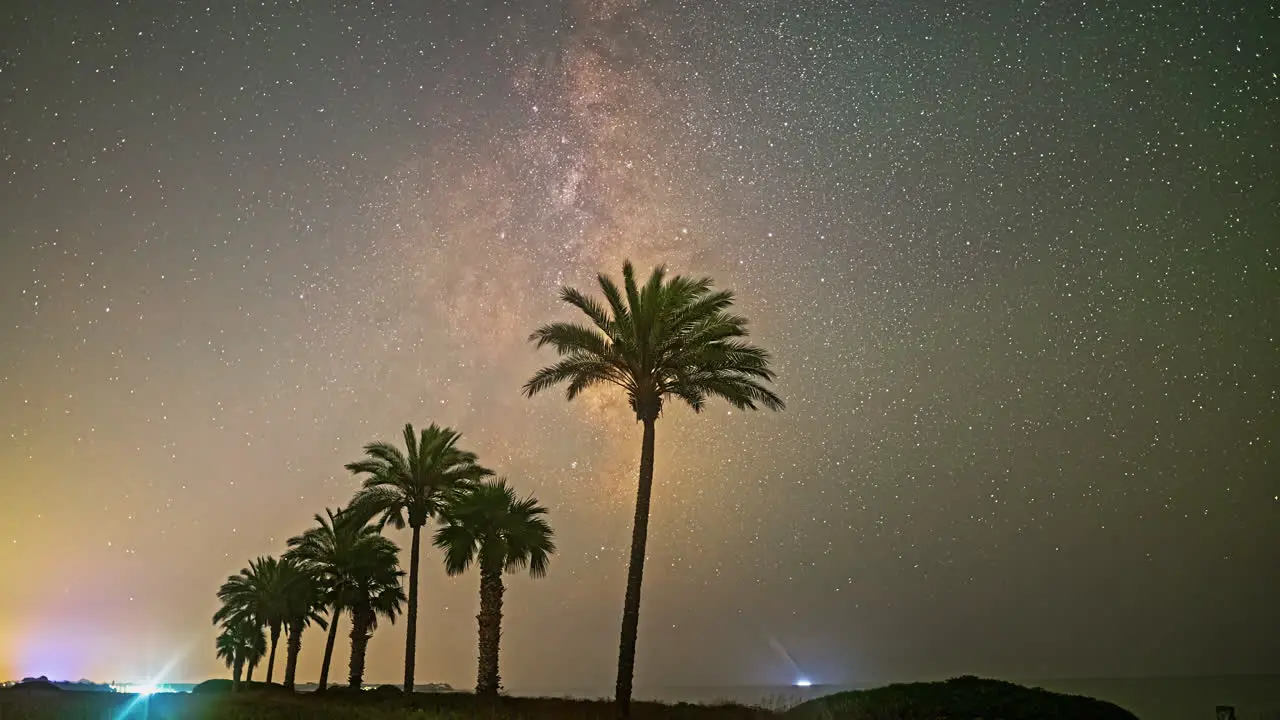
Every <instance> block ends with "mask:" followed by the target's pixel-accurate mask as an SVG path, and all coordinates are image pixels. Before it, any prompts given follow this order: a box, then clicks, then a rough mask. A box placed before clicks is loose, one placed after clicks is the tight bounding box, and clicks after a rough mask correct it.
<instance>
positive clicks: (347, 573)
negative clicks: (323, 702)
mask: <svg viewBox="0 0 1280 720" xmlns="http://www.w3.org/2000/svg"><path fill="white" fill-rule="evenodd" d="M315 519H316V525H315V526H313V527H311V528H310V529H308V530H307V531H306V532H304V533H303V534H301V535H299V536H297V537H293V538H289V542H288V544H289V550H288V552H286V553H285V554H286V555H287V556H289V557H293V558H295V559H296V560H298V561H299V562H301V563H304V564H306V565H307V566H308V567H309V568H311V569H312V571H313V572H314V573H315V574H316V576H317V578H318V581H319V584H320V587H321V589H322V592H323V601H324V603H325V604H326V605H327V606H328V608H329V635H328V638H327V639H326V640H325V645H324V660H323V662H322V663H321V665H320V682H319V686H318V688H317V690H318V691H319V692H323V691H324V690H325V689H326V688H327V687H328V686H329V667H330V664H331V663H332V661H333V645H334V642H335V641H336V640H337V637H338V620H339V619H340V618H341V617H342V612H343V609H344V608H346V607H347V606H348V605H349V604H350V602H351V601H350V596H351V595H352V594H353V593H354V592H355V591H356V590H357V589H358V588H359V582H360V578H361V577H362V573H367V572H368V569H369V568H375V567H377V566H378V564H379V563H381V562H384V559H385V558H388V557H389V558H390V559H391V564H392V565H394V564H395V558H396V555H397V554H398V553H399V552H400V549H399V548H398V547H396V545H395V543H393V542H391V540H389V539H388V538H385V537H383V536H382V535H381V534H379V528H378V526H377V525H372V524H370V523H369V520H370V519H371V518H370V517H369V516H368V515H367V514H361V513H358V512H352V511H350V510H341V509H340V510H337V511H333V510H328V509H326V510H325V515H319V514H317V515H316V516H315Z"/></svg>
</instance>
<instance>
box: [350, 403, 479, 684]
mask: <svg viewBox="0 0 1280 720" xmlns="http://www.w3.org/2000/svg"><path fill="white" fill-rule="evenodd" d="M460 437H462V436H461V435H460V434H459V433H457V432H455V431H454V430H453V429H452V428H447V427H440V426H438V425H435V424H432V425H431V426H430V427H428V428H427V429H425V430H423V431H422V435H421V437H418V436H415V435H414V432H413V425H405V426H404V444H405V451H404V452H401V450H400V448H397V447H396V446H395V445H392V444H391V443H386V442H373V443H369V444H368V445H365V446H364V452H365V458H364V459H363V460H359V461H356V462H353V463H350V464H348V465H347V469H348V470H350V471H351V472H352V473H354V474H357V475H367V476H368V477H366V478H365V480H364V486H363V488H362V489H361V490H360V491H359V492H357V493H356V496H355V497H354V498H353V499H352V500H351V506H352V507H353V508H359V509H360V512H362V513H364V512H370V513H372V514H378V513H380V514H381V515H382V522H383V524H386V523H390V524H391V525H392V526H393V527H395V528H396V529H401V528H403V527H404V526H405V516H406V515H408V525H409V527H410V528H412V529H413V542H412V545H411V546H410V551H409V612H408V616H407V617H406V619H405V636H406V639H405V651H404V691H405V692H406V693H411V692H413V669H414V661H415V658H416V651H417V647H416V646H417V633H418V563H419V559H420V557H421V534H422V527H423V526H424V525H426V524H427V520H429V519H431V518H433V517H435V516H436V514H437V512H438V511H439V508H440V504H441V503H442V502H443V500H444V498H445V497H446V496H447V495H448V494H449V493H451V492H453V491H454V490H455V489H457V488H458V487H461V486H463V485H465V484H467V483H471V482H475V481H478V480H480V479H481V478H483V477H485V476H488V475H492V474H493V472H492V471H490V470H486V469H485V468H482V467H480V465H478V464H477V463H476V456H475V454H474V453H470V452H467V451H465V450H459V449H458V448H457V442H458V439H459V438H460Z"/></svg>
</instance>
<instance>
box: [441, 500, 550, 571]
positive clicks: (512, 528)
mask: <svg viewBox="0 0 1280 720" xmlns="http://www.w3.org/2000/svg"><path fill="white" fill-rule="evenodd" d="M546 514H547V509H546V508H544V507H543V506H542V505H540V504H538V501H537V499H536V498H533V497H527V498H524V499H523V500H520V499H517V498H516V494H515V491H514V490H512V489H511V487H510V486H508V485H507V481H506V480H505V479H501V478H500V479H497V480H486V481H484V482H481V483H477V484H476V485H475V486H474V487H472V488H470V489H468V490H465V491H463V492H460V493H458V494H457V496H456V498H455V500H454V501H453V502H451V503H450V504H449V505H448V507H447V508H445V510H444V512H443V513H442V515H443V519H444V520H445V523H446V524H444V525H442V526H441V527H440V528H439V529H438V530H436V536H435V540H434V541H433V542H434V544H435V546H436V547H437V548H440V549H441V550H443V551H444V567H445V571H446V572H447V573H449V574H450V575H461V574H462V573H465V572H466V571H467V569H468V568H470V567H471V564H472V563H473V562H475V561H476V559H477V558H478V559H479V564H480V565H481V566H482V567H486V566H487V567H492V568H495V569H497V570H498V572H508V573H512V572H519V571H521V570H523V569H525V568H528V569H529V574H530V575H532V576H533V577H543V576H545V575H546V574H547V566H548V565H549V564H550V562H551V555H552V554H553V553H554V552H555V551H556V545H555V542H554V540H553V539H552V538H553V535H554V533H553V532H552V530H551V524H550V523H548V522H547V520H546Z"/></svg>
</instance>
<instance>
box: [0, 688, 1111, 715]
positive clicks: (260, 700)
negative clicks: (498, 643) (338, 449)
mask: <svg viewBox="0 0 1280 720" xmlns="http://www.w3.org/2000/svg"><path fill="white" fill-rule="evenodd" d="M227 685H228V683H226V681H210V682H209V683H205V684H204V685H202V686H200V687H199V688H197V691H196V692H193V693H190V694H186V693H172V694H158V695H152V696H138V695H127V694H123V693H105V692H73V691H64V690H58V689H50V688H48V687H32V688H22V687H18V688H10V689H7V690H2V691H0V720H54V719H55V718H56V719H57V720H179V719H181V720H303V719H304V718H305V719H312V718H314V719H315V720H339V719H342V720H463V719H464V718H466V719H472V718H474V719H476V720H613V718H614V717H615V714H614V708H613V704H612V703H611V702H609V701H607V700H569V699H562V698H506V697H504V698H501V699H499V700H497V701H483V700H479V699H477V698H476V697H475V696H473V695H469V694H466V693H438V694H437V693H419V694H416V695H414V696H413V697H410V698H406V697H404V696H402V695H401V694H400V692H399V691H398V690H396V689H395V688H380V689H378V690H374V691H369V692H349V691H337V692H334V691H330V692H328V693H325V694H323V695H317V694H297V695H296V694H294V693H292V692H289V691H286V690H283V689H281V688H279V687H277V686H272V687H264V686H258V687H254V688H252V689H246V690H243V691H241V692H239V693H234V694H233V693H230V692H227ZM632 716H633V717H635V718H637V720H646V719H651V720H764V719H766V718H768V719H770V720H979V719H986V720H992V719H993V718H998V719H1000V720H1051V719H1056V718H1062V719H1064V720H1065V719H1067V718H1070V720H1134V716H1133V715H1132V714H1131V713H1129V712H1128V711H1126V710H1123V709H1121V708H1119V707H1117V706H1115V705H1112V704H1111V703H1107V702H1103V701H1100V700H1093V699H1090V698H1085V697H1080V696H1075V695H1062V694H1059V693H1053V692H1049V691H1047V690H1039V689H1030V688H1024V687H1022V686H1020V685H1014V684H1013V683H1007V682H1001V681H997V680H982V679H979V678H971V677H966V678H956V679H953V680H948V681H946V682H936V683H910V684H902V685H890V686H887V687H883V688H876V689H874V690H864V691H854V692H846V693H837V694H834V695H831V696H828V697H825V698H819V699H817V700H811V701H809V702H806V703H804V704H802V705H799V706H797V707H794V708H790V709H781V708H777V709H766V708H750V707H742V706H739V705H688V704H681V705H663V704H658V703H636V704H634V705H633V709H632Z"/></svg>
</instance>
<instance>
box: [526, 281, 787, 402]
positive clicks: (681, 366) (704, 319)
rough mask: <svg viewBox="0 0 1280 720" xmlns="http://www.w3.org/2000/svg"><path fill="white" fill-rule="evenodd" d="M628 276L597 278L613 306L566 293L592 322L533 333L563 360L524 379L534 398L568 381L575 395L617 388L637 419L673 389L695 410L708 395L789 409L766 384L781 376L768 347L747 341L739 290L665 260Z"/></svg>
mask: <svg viewBox="0 0 1280 720" xmlns="http://www.w3.org/2000/svg"><path fill="white" fill-rule="evenodd" d="M622 277H623V290H622V291H620V290H619V289H618V286H617V285H616V284H615V283H614V282H613V280H612V279H611V278H609V277H608V276H606V275H604V274H601V275H599V276H598V277H597V281H598V282H599V284H600V290H601V291H602V292H603V294H604V297H605V300H606V303H607V308H606V306H605V305H601V304H600V303H599V302H598V301H597V300H595V299H593V298H591V297H588V296H587V295H585V294H583V293H581V292H579V291H578V290H575V289H573V288H568V287H566V288H564V289H562V290H561V292H560V298H561V299H562V300H563V301H565V302H567V303H569V304H570V305H572V306H574V307H576V308H578V309H579V310H581V311H582V312H583V313H584V314H585V315H586V316H587V317H588V318H589V319H590V320H591V323H592V325H591V326H587V325H583V324H580V323H572V322H559V323H552V324H550V325H544V326H542V327H540V328H538V329H537V330H536V331H534V333H533V335H532V336H531V337H530V340H531V341H532V342H534V343H536V344H537V346H538V347H539V348H541V347H543V346H544V345H550V346H551V347H552V348H554V349H555V351H556V353H557V354H559V355H560V357H561V360H560V361H559V362H557V363H555V364H554V365H550V366H547V367H544V368H542V369H541V370H539V371H538V372H537V373H535V374H534V376H533V377H532V378H531V379H530V380H529V381H528V382H527V383H525V385H524V393H525V394H526V395H527V396H530V397H532V396H533V395H535V394H537V393H539V392H541V391H543V390H546V389H549V388H551V387H554V386H555V385H559V384H561V383H567V388H566V393H565V394H566V396H567V397H568V399H570V400H572V399H573V398H575V397H577V396H578V395H579V394H580V393H581V392H582V391H584V390H586V389H588V388H591V387H595V386H597V385H616V386H617V387H619V388H621V389H622V390H623V391H624V392H626V394H627V399H628V400H629V401H630V404H631V409H632V410H634V411H635V413H636V419H638V420H645V419H656V418H657V417H658V415H659V414H661V412H662V405H663V401H664V400H665V398H666V397H668V396H675V397H678V398H680V399H681V400H683V401H685V402H686V403H688V405H689V407H691V408H693V410H694V411H695V412H699V411H701V410H702V409H703V407H704V406H705V405H706V400H707V398H709V397H719V398H723V399H724V400H726V401H727V402H728V403H729V404H731V405H733V406H734V407H736V408H738V409H741V410H755V409H756V408H757V407H758V406H763V407H766V408H769V409H770V410H781V409H783V407H784V403H783V402H782V399H781V398H779V397H778V396H777V395H776V394H774V392H773V391H772V390H770V389H768V388H766V387H765V386H764V385H763V384H762V383H763V382H770V381H772V380H773V379H774V373H773V371H772V370H770V368H769V354H768V353H767V352H765V351H764V350H761V349H760V348H758V347H756V346H754V345H751V344H749V343H747V342H745V341H744V340H743V338H745V337H746V336H747V329H746V327H747V321H746V319H745V318H742V317H739V316H737V315H732V314H730V313H729V308H730V307H731V306H732V305H733V292H732V291H729V290H713V289H712V282H711V279H710V278H701V279H692V278H686V277H684V276H681V275H676V276H674V277H672V278H670V279H667V277H666V270H665V269H664V268H661V267H659V268H656V269H654V271H653V273H652V274H651V275H650V276H649V281H648V282H647V283H645V285H644V287H638V286H637V285H636V280H635V270H634V268H633V267H632V265H631V263H630V262H627V263H626V264H624V265H623V267H622ZM624 293H625V295H624Z"/></svg>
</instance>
